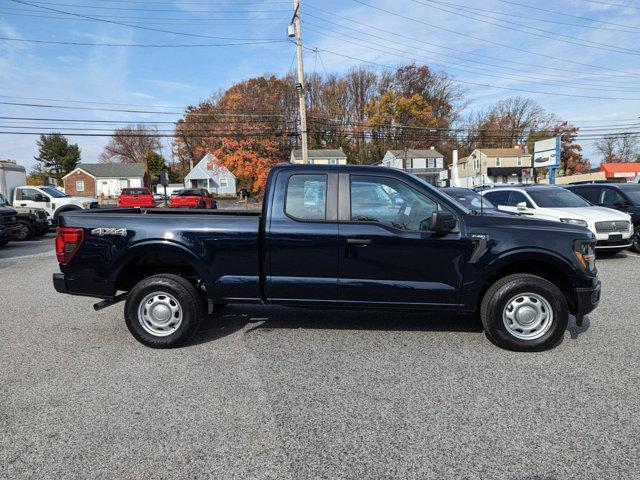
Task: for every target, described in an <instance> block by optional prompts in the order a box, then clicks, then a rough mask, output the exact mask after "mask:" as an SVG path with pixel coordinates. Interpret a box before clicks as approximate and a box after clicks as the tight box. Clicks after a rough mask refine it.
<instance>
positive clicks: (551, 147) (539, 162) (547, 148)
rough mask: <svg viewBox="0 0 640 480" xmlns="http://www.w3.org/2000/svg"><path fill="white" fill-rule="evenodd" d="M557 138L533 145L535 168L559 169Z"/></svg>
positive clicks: (540, 141)
mask: <svg viewBox="0 0 640 480" xmlns="http://www.w3.org/2000/svg"><path fill="white" fill-rule="evenodd" d="M558 143H559V139H558V138H557V137H553V138H547V139H546V140H539V141H537V142H534V144H533V166H534V167H535V168H540V167H547V168H548V167H557V166H559V165H560V156H559V155H558V150H559V148H558Z"/></svg>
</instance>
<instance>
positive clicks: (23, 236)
mask: <svg viewBox="0 0 640 480" xmlns="http://www.w3.org/2000/svg"><path fill="white" fill-rule="evenodd" d="M18 225H20V232H19V233H18V235H16V240H20V241H22V240H31V239H32V238H33V236H34V235H35V234H36V230H35V228H33V225H31V222H29V221H28V220H24V219H18Z"/></svg>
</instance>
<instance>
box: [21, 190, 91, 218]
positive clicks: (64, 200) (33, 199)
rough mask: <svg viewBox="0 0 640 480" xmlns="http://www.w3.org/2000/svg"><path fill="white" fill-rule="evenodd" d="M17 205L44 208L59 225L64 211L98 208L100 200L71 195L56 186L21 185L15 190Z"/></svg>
mask: <svg viewBox="0 0 640 480" xmlns="http://www.w3.org/2000/svg"><path fill="white" fill-rule="evenodd" d="M12 204H13V205H14V206H15V207H28V208H42V209H43V210H45V212H46V213H47V218H48V219H51V222H52V224H54V225H57V223H58V216H59V215H60V214H61V213H62V212H69V211H71V210H83V209H91V208H98V206H99V205H98V200H97V199H95V198H89V197H71V196H69V195H67V194H66V193H64V192H61V191H60V190H58V189H57V188H54V187H35V186H20V187H16V188H15V190H14V191H13V201H12Z"/></svg>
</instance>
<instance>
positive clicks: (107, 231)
mask: <svg viewBox="0 0 640 480" xmlns="http://www.w3.org/2000/svg"><path fill="white" fill-rule="evenodd" d="M91 235H97V236H98V237H105V236H107V235H117V236H120V237H126V236H127V229H126V228H94V229H93V230H91Z"/></svg>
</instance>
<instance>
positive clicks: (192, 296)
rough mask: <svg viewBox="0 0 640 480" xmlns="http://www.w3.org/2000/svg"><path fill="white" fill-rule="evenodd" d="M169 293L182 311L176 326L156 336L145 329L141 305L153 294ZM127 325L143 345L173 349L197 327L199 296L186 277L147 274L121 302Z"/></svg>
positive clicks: (201, 316)
mask: <svg viewBox="0 0 640 480" xmlns="http://www.w3.org/2000/svg"><path fill="white" fill-rule="evenodd" d="M156 292H159V293H161V294H162V293H165V294H168V295H170V296H172V297H173V298H174V299H175V300H176V301H177V302H178V304H179V307H180V308H181V310H182V320H181V322H180V324H179V326H178V327H177V329H176V330H175V331H174V332H173V333H171V334H169V335H166V336H158V335H154V334H153V333H151V332H149V331H147V330H145V328H144V327H143V326H142V322H141V321H140V320H139V318H138V310H139V308H140V304H141V303H142V302H144V300H145V298H147V296H148V295H150V294H152V293H156ZM124 316H125V321H126V323H127V328H128V329H129V331H130V332H131V334H132V335H133V336H134V338H135V339H136V340H138V341H139V342H140V343H142V344H143V345H146V346H147V347H151V348H173V347H178V346H180V345H182V344H184V343H185V342H186V341H187V340H189V339H190V338H191V337H192V336H193V334H194V333H195V332H196V331H197V330H198V327H199V326H200V322H201V321H202V318H203V316H204V313H203V309H202V299H201V298H200V295H199V294H198V291H197V290H196V288H195V287H194V286H193V285H192V284H191V283H189V281H188V280H186V279H184V278H182V277H180V276H178V275H171V274H160V275H153V276H152V277H147V278H145V279H144V280H141V281H140V282H138V283H137V284H136V285H135V286H134V287H133V288H132V289H131V291H130V292H129V295H128V296H127V300H126V302H125V305H124Z"/></svg>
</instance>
